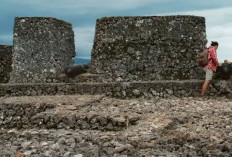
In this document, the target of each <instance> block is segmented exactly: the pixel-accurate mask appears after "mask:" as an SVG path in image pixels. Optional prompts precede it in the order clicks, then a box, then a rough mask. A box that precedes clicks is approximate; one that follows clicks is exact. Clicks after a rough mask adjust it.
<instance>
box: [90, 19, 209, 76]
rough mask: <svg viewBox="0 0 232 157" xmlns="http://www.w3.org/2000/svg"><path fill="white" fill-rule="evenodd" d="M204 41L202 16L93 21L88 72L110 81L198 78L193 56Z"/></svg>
mask: <svg viewBox="0 0 232 157" xmlns="http://www.w3.org/2000/svg"><path fill="white" fill-rule="evenodd" d="M206 42H207V40H206V33H205V18H204V17H198V16H147V17H146V16H145V17H144V16H143V17H139V16H136V17H104V18H101V19H98V20H97V25H96V32H95V39H94V46H93V50H92V58H91V59H92V60H91V64H92V67H91V69H92V72H93V73H103V74H109V76H110V77H112V79H113V80H114V81H133V80H136V81H150V80H187V79H201V78H202V77H203V74H202V70H200V69H199V67H198V65H197V53H198V52H200V51H202V48H203V47H204V46H205V44H206Z"/></svg>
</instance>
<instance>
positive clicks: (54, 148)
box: [0, 95, 232, 157]
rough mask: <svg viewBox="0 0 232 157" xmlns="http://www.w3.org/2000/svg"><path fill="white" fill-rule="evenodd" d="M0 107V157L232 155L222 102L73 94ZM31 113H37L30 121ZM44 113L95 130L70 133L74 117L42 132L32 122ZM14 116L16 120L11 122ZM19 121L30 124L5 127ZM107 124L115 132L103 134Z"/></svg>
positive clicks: (227, 109)
mask: <svg viewBox="0 0 232 157" xmlns="http://www.w3.org/2000/svg"><path fill="white" fill-rule="evenodd" d="M0 102H1V103H0V107H1V108H0V113H1V115H0V118H1V119H0V120H1V125H0V126H1V131H0V154H1V156H13V154H14V153H16V152H21V153H23V154H24V155H25V156H32V157H35V156H70V157H71V156H76V157H77V156H78V157H81V156H82V157H85V156H93V157H94V156H105V157H108V156H115V157H124V156H168V155H169V156H231V155H232V127H231V126H232V116H231V115H232V102H231V100H229V99H226V98H224V97H218V98H216V99H200V98H191V97H189V98H182V99H180V98H176V97H173V98H166V99H158V98H156V99H142V98H141V99H129V100H122V99H115V98H109V97H105V96H101V95H95V96H90V95H85V96H81V95H75V96H48V97H45V96H40V97H11V98H6V97H5V98H1V99H0ZM26 106H30V107H28V108H27V107H26ZM45 106H46V107H45ZM31 110H35V112H34V113H33V114H31V115H30V116H26V113H30V111H31ZM15 111H17V112H15ZM46 113H49V115H51V117H52V116H54V117H56V118H57V119H59V118H60V120H62V119H66V118H65V117H68V116H76V118H77V117H79V115H82V116H84V117H85V118H84V119H88V120H86V121H85V123H86V125H89V126H91V125H95V126H96V127H95V128H93V127H86V128H68V127H67V126H69V123H73V124H75V122H77V121H76V120H77V119H76V120H75V118H74V119H66V122H65V123H62V125H61V126H60V127H57V129H55V128H56V127H55V128H52V127H51V129H48V128H46V127H45V123H44V122H45V121H42V124H41V126H43V125H44V127H41V126H39V125H37V124H36V120H35V121H34V120H33V119H34V118H35V117H39V116H40V115H41V114H43V116H41V117H40V118H41V119H43V118H44V119H46V116H47V115H46ZM10 115H15V117H18V119H14V118H12V119H8V118H7V117H9V116H10ZM16 115H17V116H16ZM93 115H94V116H93ZM90 116H92V118H89V117H90ZM61 117H62V118H61ZM134 117H135V118H136V119H134V121H133V123H132V121H130V120H131V119H133V118H134ZM20 118H24V120H25V122H28V123H25V124H24V125H22V126H23V127H21V129H16V128H17V127H16V126H15V128H14V129H10V127H9V126H8V127H6V126H7V125H6V120H7V119H8V121H7V122H8V123H7V124H12V125H13V123H14V121H20ZM56 118H55V119H56ZM104 118H105V120H103V119H104ZM28 119H31V124H30V121H29V120H28ZM35 119H36V118H35ZM113 119H114V120H115V123H113ZM111 120H112V121H111ZM47 122H49V119H47ZM34 123H35V124H34ZM19 124H20V123H19ZM32 124H33V125H32ZM101 124H104V125H101ZM107 124H111V127H112V128H113V129H112V130H111V131H109V130H107V129H102V128H103V126H106V125H107ZM114 124H115V125H114ZM115 126H117V127H119V126H120V127H121V129H119V130H118V129H116V128H117V127H115ZM54 129H55V130H54Z"/></svg>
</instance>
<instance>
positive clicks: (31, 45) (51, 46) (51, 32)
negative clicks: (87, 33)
mask: <svg viewBox="0 0 232 157" xmlns="http://www.w3.org/2000/svg"><path fill="white" fill-rule="evenodd" d="M13 41H14V44H13V45H14V46H13V59H12V61H13V64H12V68H13V70H12V73H11V75H10V82H11V83H23V82H24V83H25V82H27V83H28V82H29V83H45V82H57V77H58V76H59V75H60V74H61V73H62V71H63V69H64V68H65V67H66V66H68V65H71V64H73V60H72V58H73V57H74V56H75V45H74V32H73V30H72V25H71V24H70V23H68V22H66V21H63V20H59V19H56V18H49V17H16V18H15V24H14V40H13Z"/></svg>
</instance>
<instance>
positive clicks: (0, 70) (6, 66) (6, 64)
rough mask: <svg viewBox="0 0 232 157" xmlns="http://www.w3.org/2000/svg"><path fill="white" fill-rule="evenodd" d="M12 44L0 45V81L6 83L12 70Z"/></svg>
mask: <svg viewBox="0 0 232 157" xmlns="http://www.w3.org/2000/svg"><path fill="white" fill-rule="evenodd" d="M11 64H12V46H9V45H0V83H7V82H8V81H9V79H10V72H11V71H12V67H11Z"/></svg>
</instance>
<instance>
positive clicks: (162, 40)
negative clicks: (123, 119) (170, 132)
mask: <svg viewBox="0 0 232 157" xmlns="http://www.w3.org/2000/svg"><path fill="white" fill-rule="evenodd" d="M205 44H206V35H205V19H204V18H203V17H197V16H152V17H107V18H101V19H99V20H98V21H97V26H96V33H95V39H94V46H93V50H92V61H91V69H90V73H87V75H85V74H83V75H78V76H76V77H75V78H67V77H66V78H65V75H64V68H65V67H66V66H68V65H71V64H72V57H74V55H75V46H74V33H73V30H72V25H71V24H69V23H67V22H65V21H62V20H58V19H55V18H42V17H36V18H35V17H32V18H29V17H21V18H16V19H15V28H14V45H13V57H12V55H11V52H10V50H11V49H12V47H11V46H8V53H10V55H7V57H4V59H6V61H1V64H2V63H7V62H8V63H11V61H10V60H11V59H10V58H11V57H12V61H13V63H12V66H13V71H12V72H11V74H10V75H9V73H10V71H11V66H10V64H8V65H7V66H8V69H9V70H4V72H5V73H4V76H7V77H6V78H7V79H5V80H4V79H3V78H1V83H7V82H8V80H9V76H10V81H9V83H8V84H1V85H0V96H23V95H28V96H30V95H33V96H35V95H56V94H58V95H59V94H62V95H63V94H107V95H109V96H115V97H120V98H129V97H147V96H148V97H169V96H173V95H174V96H178V97H185V96H197V95H198V94H199V91H200V89H201V86H202V83H203V79H202V78H203V77H204V76H203V74H204V73H203V70H202V69H201V68H199V67H198V65H197V57H198V52H200V51H201V50H202V48H203V47H204V45H205ZM2 47H4V48H2ZM0 48H1V49H0V50H1V52H2V50H6V49H7V46H1V47H0ZM1 55H2V54H1ZM4 55H5V54H4ZM4 65H6V64H4ZM4 68H5V67H4ZM6 69H7V68H6ZM4 81H5V82H4ZM18 83H20V84H18ZM231 89H232V81H231V80H230V81H224V82H223V81H219V82H216V84H214V86H212V85H210V87H209V89H208V90H207V94H208V95H218V94H219V95H220V94H222V95H223V94H224V95H228V94H230V95H231V94H232V91H231Z"/></svg>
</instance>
